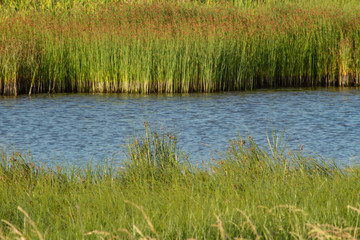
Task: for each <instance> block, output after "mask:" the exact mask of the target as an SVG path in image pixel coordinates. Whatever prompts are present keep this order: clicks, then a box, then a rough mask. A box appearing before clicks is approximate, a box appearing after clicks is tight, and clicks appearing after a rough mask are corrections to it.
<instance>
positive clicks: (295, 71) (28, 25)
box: [0, 0, 360, 95]
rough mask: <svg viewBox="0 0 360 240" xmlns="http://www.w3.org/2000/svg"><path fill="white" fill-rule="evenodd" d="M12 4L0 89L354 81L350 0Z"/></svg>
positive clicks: (210, 88)
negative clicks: (244, 3) (239, 4)
mask: <svg viewBox="0 0 360 240" xmlns="http://www.w3.org/2000/svg"><path fill="white" fill-rule="evenodd" d="M255 2H256V1H255ZM12 3H14V4H15V3H18V2H16V1H4V3H3V5H2V8H1V9H2V10H1V11H0V23H1V24H0V53H1V54H0V94H5V95H9V94H12V95H17V94H23V93H26V94H32V93H42V92H49V93H52V92H130V93H150V92H169V93H174V92H216V91H232V90H244V89H245V90H250V89H254V88H263V87H282V86H286V87H292V86H294V87H298V86H353V85H359V82H360V80H359V69H360V65H359V64H360V62H359V60H358V59H360V51H359V47H358V46H360V32H359V29H360V28H359V26H360V14H359V13H360V11H359V10H360V8H359V6H360V5H359V4H358V3H357V2H356V1H340V0H331V1H325V0H323V1H320V0H314V1H310V2H308V1H269V2H264V3H262V4H255V3H253V4H252V5H250V6H249V7H246V8H245V7H237V6H234V5H232V4H230V5H229V4H206V3H196V2H193V3H192V2H185V3H181V2H179V3H177V2H172V1H162V2H154V3H149V2H138V3H121V2H112V1H111V2H107V1H103V2H96V1H92V2H91V1H90V2H80V1H79V2H76V3H75V2H71V3H69V6H67V7H58V8H56V7H55V6H53V5H52V4H55V5H59V6H63V5H64V4H65V3H63V2H62V1H57V2H56V1H49V4H50V5H49V7H47V8H46V7H41V6H42V5H41V4H43V1H35V2H33V1H31V2H29V3H28V4H29V5H30V6H32V4H35V5H36V6H32V7H29V6H28V7H24V8H22V7H15V10H11V7H10V6H12V5H11V4H12ZM21 3H23V2H21ZM24 4H26V2H24ZM37 4H39V5H37ZM87 4H95V5H94V6H92V7H90V6H88V5H87ZM15 5H16V4H15ZM235 5H236V4H235ZM26 6H27V5H26Z"/></svg>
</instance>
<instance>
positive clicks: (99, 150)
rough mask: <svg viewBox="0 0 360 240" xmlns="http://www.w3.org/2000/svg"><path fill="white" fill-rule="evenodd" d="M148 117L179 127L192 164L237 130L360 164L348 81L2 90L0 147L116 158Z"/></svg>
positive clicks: (359, 134)
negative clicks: (113, 90) (146, 90)
mask: <svg viewBox="0 0 360 240" xmlns="http://www.w3.org/2000/svg"><path fill="white" fill-rule="evenodd" d="M145 121H148V122H149V124H150V126H152V127H153V128H162V129H165V128H166V130H167V131H170V132H172V133H176V134H177V135H178V142H179V146H180V147H181V149H182V150H184V152H186V153H187V154H188V155H189V157H190V160H191V161H192V162H194V163H196V162H200V161H209V160H210V159H211V156H214V157H215V158H216V157H217V154H218V153H219V152H220V153H221V151H224V150H226V148H227V146H228V145H229V141H230V140H231V139H234V138H236V137H237V136H238V135H239V134H240V135H241V136H243V137H245V138H247V136H249V135H251V136H252V137H253V138H254V139H255V140H256V141H257V142H258V143H259V144H260V145H266V142H267V141H266V135H267V133H268V135H271V134H272V133H271V131H272V130H278V131H279V133H280V134H281V133H282V132H283V131H285V134H284V139H285V140H287V142H288V146H289V147H290V148H292V149H294V150H298V149H299V148H300V147H299V145H303V146H304V152H305V153H307V154H312V155H316V154H319V155H320V156H322V157H323V158H332V159H335V161H336V162H338V163H345V164H352V163H360V90H357V89H351V88H348V89H317V90H310V89H299V90H294V89H282V90H257V91H253V92H231V93H216V94H186V95H176V94H175V95H124V94H122V95H121V94H110V95H109V94H106V95H105V94H55V95H46V94H45V95H44V94H42V95H34V96H31V97H29V96H20V97H0V147H4V148H6V149H14V148H15V149H17V150H19V151H29V150H30V151H31V153H32V155H33V159H34V160H35V161H38V162H47V163H54V162H64V161H65V162H67V163H74V164H84V163H87V162H89V161H92V162H99V161H103V160H104V159H110V158H113V159H114V161H121V159H123V158H124V152H125V151H126V148H124V147H123V145H125V144H127V143H128V142H129V139H130V138H131V136H134V135H138V134H142V133H143V132H144V131H143V129H144V126H143V123H144V122H145ZM270 137H271V136H270Z"/></svg>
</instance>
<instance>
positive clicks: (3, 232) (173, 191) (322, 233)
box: [0, 128, 360, 239]
mask: <svg viewBox="0 0 360 240" xmlns="http://www.w3.org/2000/svg"><path fill="white" fill-rule="evenodd" d="M299 147H300V148H299V149H298V150H297V151H290V150H288V149H286V147H284V146H283V145H282V144H281V136H274V137H272V138H270V139H269V147H268V148H262V147H259V146H258V145H257V144H256V143H255V142H254V141H253V140H252V139H251V138H247V139H241V138H239V139H236V140H234V141H232V142H231V144H230V146H229V148H228V151H227V152H225V153H223V155H222V157H220V158H219V159H213V160H212V161H210V163H209V164H208V165H207V167H202V166H195V165H192V164H190V163H188V162H187V159H186V155H184V154H183V153H182V152H181V151H180V150H179V149H178V147H177V145H176V136H173V135H171V134H169V133H166V132H156V131H151V130H150V129H148V128H147V130H146V132H145V134H144V135H143V136H142V137H138V138H134V139H133V141H132V142H131V143H130V144H129V145H128V147H127V152H126V156H127V157H126V159H124V162H123V164H122V166H111V164H99V165H98V166H96V167H93V166H91V165H89V166H87V167H71V166H67V167H66V166H58V167H55V168H51V169H50V168H47V167H46V166H45V165H38V164H33V163H32V159H31V156H25V155H24V154H21V153H16V152H14V153H5V152H3V153H2V154H1V163H0V202H1V203H2V204H1V206H0V219H2V221H1V223H0V238H1V239H13V238H15V237H20V238H21V237H23V239H114V238H119V239H126V238H128V239H140V238H142V239H150V238H152V239H154V238H155V239H236V238H238V239H239V238H247V239H249V238H250V239H308V238H325V237H327V238H330V237H334V238H335V237H338V238H341V239H355V238H358V237H360V234H359V229H358V228H359V226H358V220H359V214H360V209H359V202H360V200H359V197H360V195H359V192H360V187H359V184H358V182H359V180H360V169H359V168H358V167H357V166H353V167H341V168H340V167H337V166H336V165H335V164H333V163H331V162H330V161H329V160H326V161H322V160H318V159H314V158H312V157H309V156H305V155H304V154H303V153H302V149H301V146H299Z"/></svg>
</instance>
